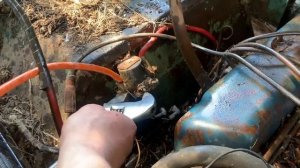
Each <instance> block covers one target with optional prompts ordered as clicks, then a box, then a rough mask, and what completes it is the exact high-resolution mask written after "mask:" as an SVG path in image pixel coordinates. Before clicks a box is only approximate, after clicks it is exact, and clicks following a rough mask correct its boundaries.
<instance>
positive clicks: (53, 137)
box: [42, 131, 59, 143]
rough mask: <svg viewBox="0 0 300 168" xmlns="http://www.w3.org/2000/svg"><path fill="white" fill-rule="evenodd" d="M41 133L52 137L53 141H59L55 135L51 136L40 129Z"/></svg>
mask: <svg viewBox="0 0 300 168" xmlns="http://www.w3.org/2000/svg"><path fill="white" fill-rule="evenodd" d="M42 133H43V134H45V135H46V136H48V137H50V138H51V139H53V140H54V141H55V142H57V143H58V142H59V140H58V139H57V138H56V137H55V136H53V135H51V134H49V133H47V132H45V131H42Z"/></svg>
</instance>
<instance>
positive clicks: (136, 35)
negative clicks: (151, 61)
mask: <svg viewBox="0 0 300 168" xmlns="http://www.w3.org/2000/svg"><path fill="white" fill-rule="evenodd" d="M142 37H160V38H165V39H170V40H176V37H174V36H171V35H167V34H159V33H137V34H132V35H128V36H119V37H116V38H114V39H110V40H107V41H105V42H102V43H100V44H98V45H97V46H95V47H93V48H92V49H90V50H89V51H88V52H87V53H92V52H93V51H95V50H97V49H99V48H101V47H103V46H106V45H109V44H112V43H115V42H119V41H123V40H129V39H132V38H142ZM192 46H193V47H195V48H197V49H199V50H201V51H204V52H206V53H209V54H213V55H217V56H221V57H231V58H233V59H235V60H238V61H239V62H241V63H242V64H244V65H245V66H246V67H248V68H249V69H250V70H252V71H253V72H254V73H256V74H257V75H258V76H259V77H261V78H262V79H264V80H265V81H266V82H268V83H269V84H270V85H272V86H273V87H274V88H276V89H277V90H279V91H280V92H281V93H282V94H283V95H284V96H286V97H288V98H290V99H291V100H292V101H293V102H295V103H296V104H297V105H298V106H300V99H298V98H297V97H296V96H294V95H293V94H292V93H291V92H289V91H288V90H286V89H285V88H284V87H282V86H281V85H279V84H278V83H277V82H275V81H274V80H273V79H271V78H270V77H268V76H267V75H265V74H264V73H263V72H261V71H260V70H259V69H257V68H256V67H254V66H253V65H252V64H250V63H249V62H248V61H246V60H245V59H244V58H242V57H241V56H239V55H237V54H234V53H230V52H219V51H214V50H211V49H208V48H205V47H202V46H200V45H197V44H194V43H192ZM86 56H87V55H83V56H82V57H80V58H79V59H78V61H82V60H83V59H84V58H85V57H86Z"/></svg>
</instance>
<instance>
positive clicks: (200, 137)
mask: <svg viewBox="0 0 300 168" xmlns="http://www.w3.org/2000/svg"><path fill="white" fill-rule="evenodd" d="M182 143H183V144H184V145H185V146H193V145H195V144H204V133H203V132H202V131H199V130H188V131H187V132H186V134H185V136H184V137H183V138H182Z"/></svg>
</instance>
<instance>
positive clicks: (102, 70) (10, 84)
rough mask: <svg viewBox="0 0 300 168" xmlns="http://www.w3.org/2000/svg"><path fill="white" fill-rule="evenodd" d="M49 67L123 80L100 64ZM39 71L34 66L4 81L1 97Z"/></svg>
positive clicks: (117, 80) (0, 91)
mask: <svg viewBox="0 0 300 168" xmlns="http://www.w3.org/2000/svg"><path fill="white" fill-rule="evenodd" d="M47 67H48V68H49V70H64V69H72V70H75V69H76V70H85V71H92V72H97V73H101V74H104V75H107V76H109V77H111V78H112V79H114V80H115V81H116V82H119V83H121V82H122V78H121V77H120V76H119V75H118V74H117V73H115V72H114V71H112V70H110V69H108V68H105V67H102V66H98V65H92V64H84V63H74V62H56V63H50V64H48V65H47ZM39 73H40V71H39V69H38V68H34V69H32V70H29V71H27V72H25V73H23V74H21V75H19V76H17V77H15V78H13V79H12V80H10V81H8V82H6V83H4V84H3V85H1V86H0V97H2V96H4V95H5V94H7V93H8V92H10V91H12V90H13V89H15V88H16V87H18V86H20V85H21V84H23V83H25V82H26V81H28V80H29V79H32V78H34V77H36V76H37V75H38V74H39Z"/></svg>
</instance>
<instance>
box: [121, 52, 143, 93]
mask: <svg viewBox="0 0 300 168" xmlns="http://www.w3.org/2000/svg"><path fill="white" fill-rule="evenodd" d="M118 71H119V73H120V75H121V77H122V79H123V81H124V86H125V88H126V89H127V90H129V91H132V92H133V91H134V90H135V89H136V87H137V86H138V84H140V83H142V82H143V80H144V79H145V75H146V72H145V71H144V69H143V67H142V59H141V58H140V57H137V56H133V57H130V58H129V59H126V60H125V61H123V62H122V63H120V64H119V65H118Z"/></svg>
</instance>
